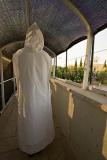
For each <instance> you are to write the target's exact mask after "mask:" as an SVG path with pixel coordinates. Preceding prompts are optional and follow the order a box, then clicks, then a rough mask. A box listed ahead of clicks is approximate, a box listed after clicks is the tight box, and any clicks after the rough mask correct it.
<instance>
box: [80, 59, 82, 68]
mask: <svg viewBox="0 0 107 160" xmlns="http://www.w3.org/2000/svg"><path fill="white" fill-rule="evenodd" d="M80 67H82V58H81V60H80Z"/></svg>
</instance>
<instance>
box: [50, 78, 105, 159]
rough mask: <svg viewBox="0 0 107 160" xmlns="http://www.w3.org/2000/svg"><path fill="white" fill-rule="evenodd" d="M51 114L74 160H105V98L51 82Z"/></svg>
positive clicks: (57, 82)
mask: <svg viewBox="0 0 107 160" xmlns="http://www.w3.org/2000/svg"><path fill="white" fill-rule="evenodd" d="M51 88H52V104H53V110H54V114H55V116H56V118H57V121H58V123H59V125H60V127H61V130H62V133H63V134H64V135H65V137H66V139H67V142H68V144H69V147H70V150H72V151H73V153H74V156H75V159H76V160H106V159H107V126H106V123H107V97H103V96H101V95H97V94H95V93H91V92H90V91H83V90H82V89H80V88H77V87H74V86H71V85H68V84H65V83H64V82H60V81H59V80H51Z"/></svg>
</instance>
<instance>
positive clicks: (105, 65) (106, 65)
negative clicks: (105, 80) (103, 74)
mask: <svg viewBox="0 0 107 160" xmlns="http://www.w3.org/2000/svg"><path fill="white" fill-rule="evenodd" d="M103 67H104V68H105V67H107V64H106V60H105V62H104V66H103Z"/></svg>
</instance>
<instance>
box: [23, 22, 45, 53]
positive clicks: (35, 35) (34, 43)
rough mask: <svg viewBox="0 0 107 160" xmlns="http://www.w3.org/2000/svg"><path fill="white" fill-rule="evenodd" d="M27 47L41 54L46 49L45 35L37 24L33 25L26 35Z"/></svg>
mask: <svg viewBox="0 0 107 160" xmlns="http://www.w3.org/2000/svg"><path fill="white" fill-rule="evenodd" d="M25 47H31V48H33V49H34V50H35V51H37V52H40V51H41V50H43V47H44V38H43V34H42V32H41V30H40V28H39V27H38V25H37V24H36V23H33V24H32V25H31V26H30V27H29V29H28V31H27V34H26V40H25Z"/></svg>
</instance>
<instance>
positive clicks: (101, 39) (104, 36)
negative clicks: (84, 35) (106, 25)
mask: <svg viewBox="0 0 107 160" xmlns="http://www.w3.org/2000/svg"><path fill="white" fill-rule="evenodd" d="M86 44H87V40H84V41H82V42H79V43H78V44H76V45H74V46H73V47H71V48H70V49H69V50H68V65H73V64H75V59H77V63H78V64H79V63H80V59H81V57H82V61H84V58H85V53H86ZM65 56H66V55H65V52H64V53H62V54H60V55H59V56H58V57H57V64H58V66H62V67H64V66H65ZM105 60H106V61H107V29H105V30H103V31H101V32H99V33H97V34H96V35H95V43H94V63H97V64H104V61H105Z"/></svg>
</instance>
